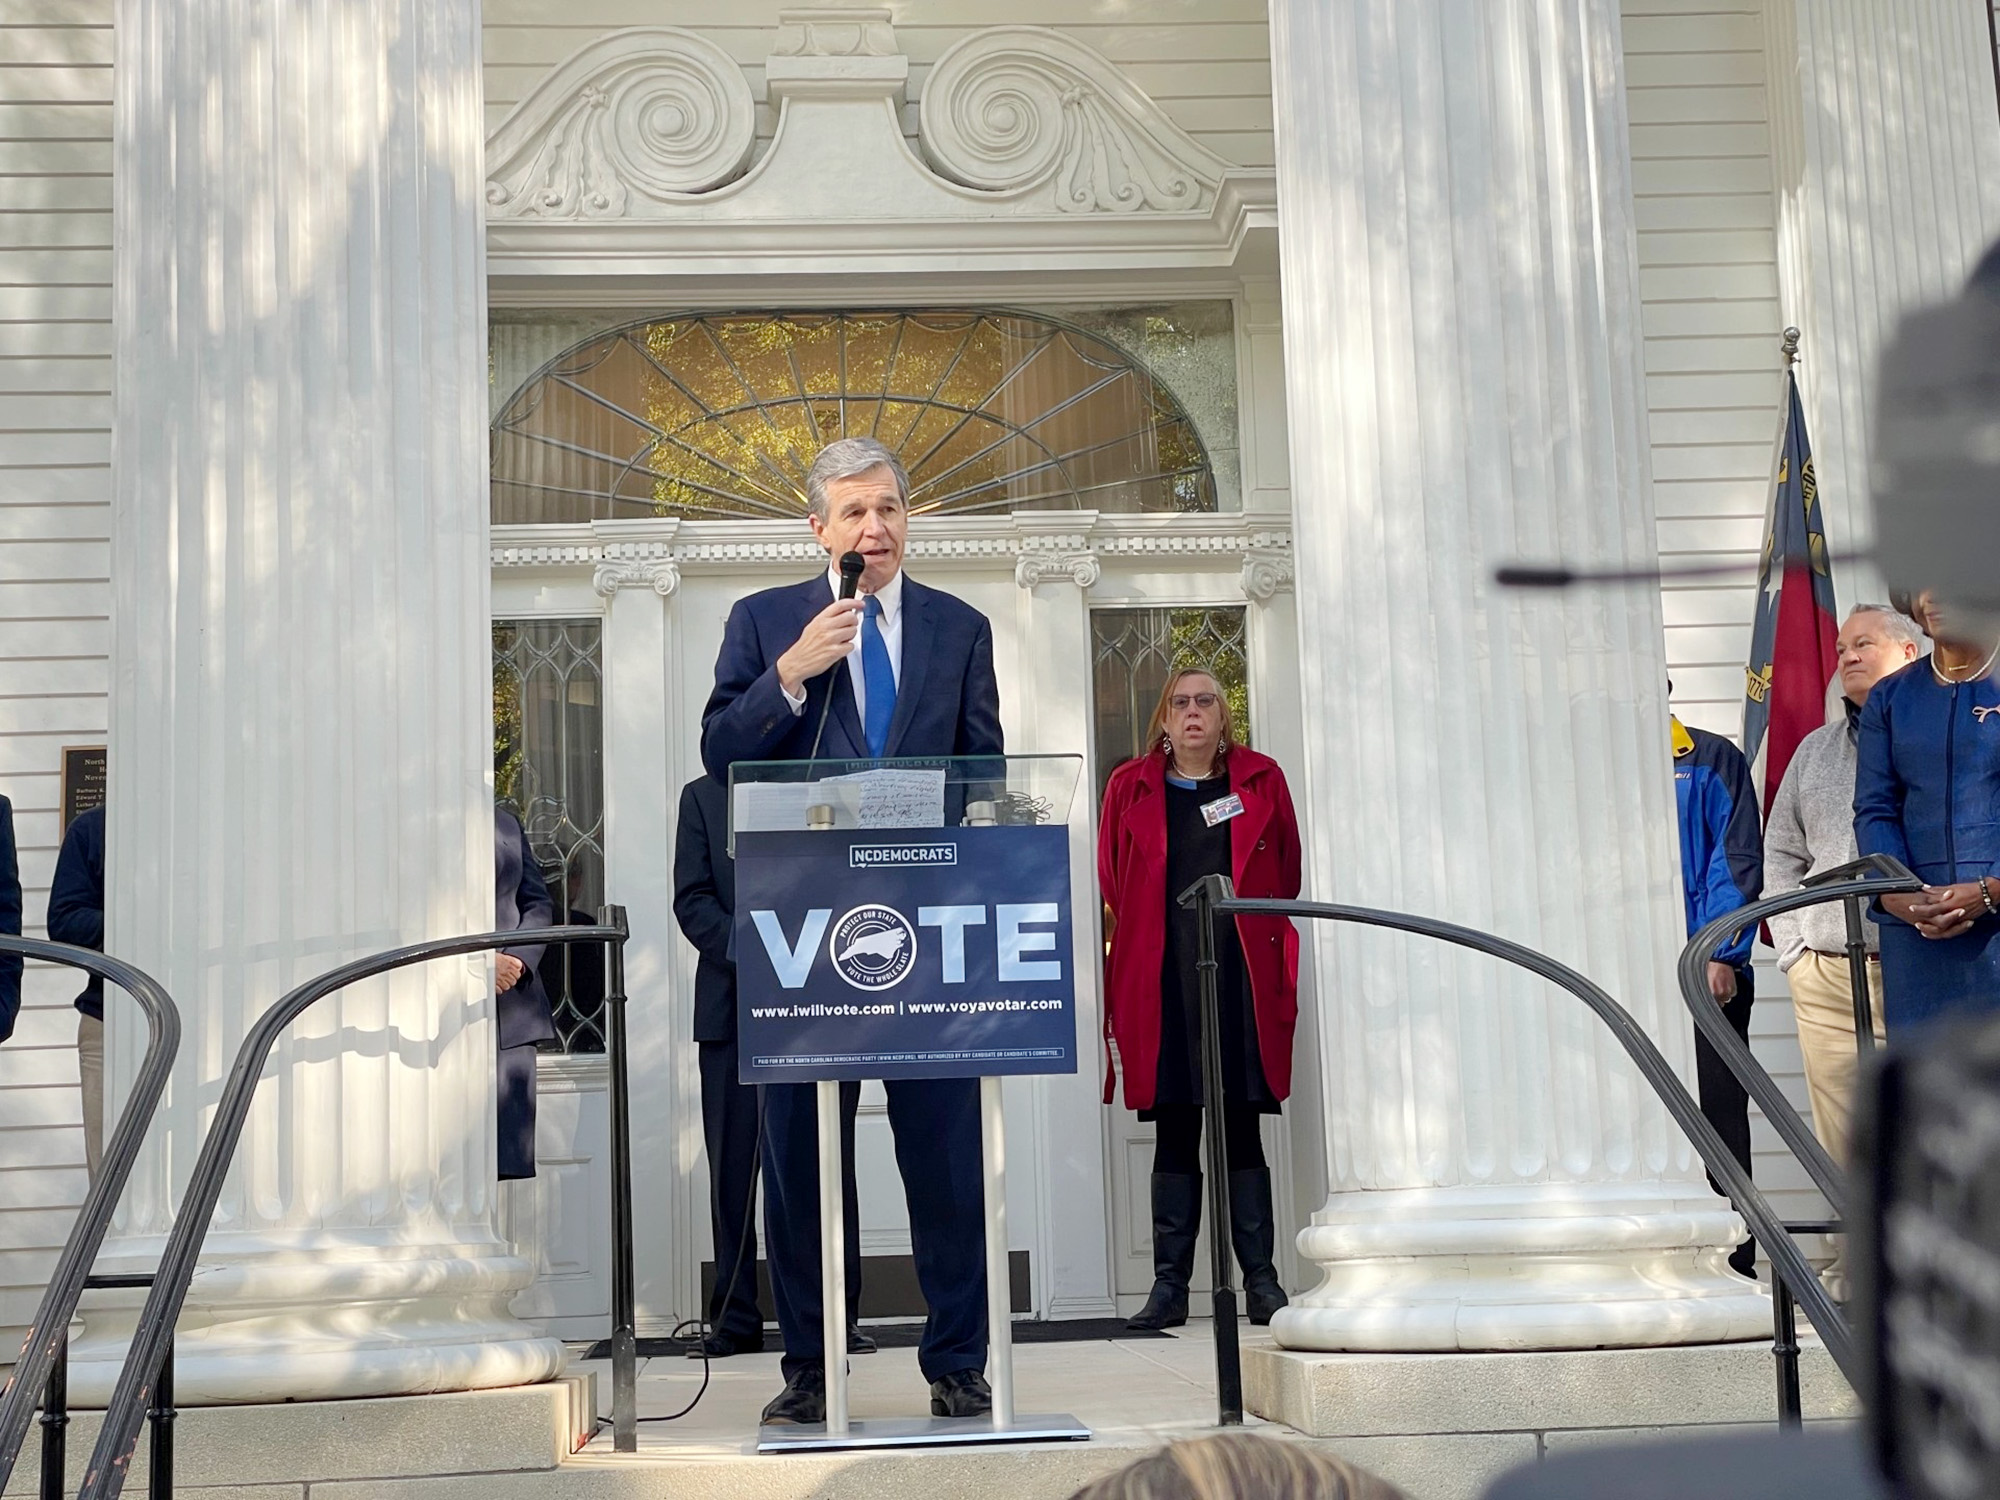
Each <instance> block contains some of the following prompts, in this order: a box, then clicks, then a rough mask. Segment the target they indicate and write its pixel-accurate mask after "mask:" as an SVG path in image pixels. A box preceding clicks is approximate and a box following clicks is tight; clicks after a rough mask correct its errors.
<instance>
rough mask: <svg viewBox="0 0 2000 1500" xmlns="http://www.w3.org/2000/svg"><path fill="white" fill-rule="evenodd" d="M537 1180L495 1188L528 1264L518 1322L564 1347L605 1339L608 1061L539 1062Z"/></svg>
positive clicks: (510, 1234)
mask: <svg viewBox="0 0 2000 1500" xmlns="http://www.w3.org/2000/svg"><path fill="white" fill-rule="evenodd" d="M540 1063H541V1066H540V1069H539V1076H538V1077H537V1079H536V1088H537V1092H538V1095H539V1098H538V1101H537V1109H536V1113H535V1158H536V1160H535V1175H534V1176H533V1177H532V1178H527V1179H524V1180H522V1181H519V1182H507V1183H502V1184H501V1191H500V1227H501V1233H502V1234H504V1235H505V1236H506V1237H507V1238H508V1239H509V1240H510V1241H512V1243H513V1244H514V1245H515V1246H516V1247H517V1249H518V1251H519V1253H520V1254H522V1255H525V1256H528V1257H529V1258H530V1259H531V1260H532V1261H533V1263H534V1267H535V1280H534V1284H533V1285H532V1286H529V1287H528V1288H526V1289H525V1290H524V1291H522V1292H521V1294H520V1295H519V1296H517V1297H516V1298H515V1299H514V1313H515V1315H516V1316H517V1317H520V1318H523V1319H525V1320H527V1321H528V1322H531V1323H533V1324H535V1325H536V1326H537V1327H539V1328H541V1329H543V1330H544V1331H545V1332H548V1333H551V1334H554V1335H555V1336H556V1337H558V1338H563V1339H591V1340H596V1339H600V1338H606V1337H609V1335H610V1332H611V1165H610V1164H611V1107H610V1092H609V1086H608V1075H607V1073H606V1070H605V1062H604V1058H603V1057H602V1056H601V1055H599V1056H577V1057H565V1056H562V1055H560V1054H556V1053H547V1054H544V1055H543V1056H542V1058H541V1059H540Z"/></svg>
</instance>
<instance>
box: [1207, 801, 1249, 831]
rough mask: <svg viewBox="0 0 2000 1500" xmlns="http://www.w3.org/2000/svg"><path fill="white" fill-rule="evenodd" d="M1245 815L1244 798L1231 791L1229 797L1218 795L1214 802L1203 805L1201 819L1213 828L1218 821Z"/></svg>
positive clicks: (1225, 821) (1221, 821)
mask: <svg viewBox="0 0 2000 1500" xmlns="http://www.w3.org/2000/svg"><path fill="white" fill-rule="evenodd" d="M1241 816H1243V799H1242V798H1241V797H1239V796H1237V795H1236V794H1235V793H1234V792H1231V793H1230V794H1229V795H1228V796H1227V797H1217V798H1216V799H1215V800H1214V801H1213V802H1204V803H1203V804H1202V805H1201V820H1202V821H1203V822H1204V823H1206V824H1208V826H1209V827H1210V828H1213V827H1214V826H1215V825H1216V824H1217V823H1227V822H1228V821H1229V820H1230V819H1231V818H1240V817H1241Z"/></svg>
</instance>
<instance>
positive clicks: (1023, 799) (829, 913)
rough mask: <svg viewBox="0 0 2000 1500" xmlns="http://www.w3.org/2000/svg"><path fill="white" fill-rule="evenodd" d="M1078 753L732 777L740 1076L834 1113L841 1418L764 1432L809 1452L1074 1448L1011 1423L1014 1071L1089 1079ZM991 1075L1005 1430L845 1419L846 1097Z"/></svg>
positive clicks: (779, 765)
mask: <svg viewBox="0 0 2000 1500" xmlns="http://www.w3.org/2000/svg"><path fill="white" fill-rule="evenodd" d="M1082 772H1083V758H1082V757H1081V756H1076V755H1016V756H1006V755H985V756H958V757H913V758H905V759H896V760H872V761H844V760H843V761H832V760H819V761H744V762H738V763H737V764H736V765H734V766H732V767H731V768H730V774H729V845H730V853H731V855H732V857H733V858H734V860H735V866H736V917H735V921H736V927H735V934H734V941H735V952H736V959H737V964H736V968H737V1026H738V1031H737V1055H738V1058H739V1078H740V1080H741V1081H742V1082H744V1083H755V1084H783V1083H805V1082H811V1083H812V1084H813V1085H814V1086H815V1089H816V1096H817V1104H818V1119H819V1220H820V1307H821V1314H822V1318H823V1325H822V1337H823V1346H822V1347H823V1349H824V1350H825V1351H826V1354H827V1360H826V1386H827V1390H826V1422H825V1423H824V1424H823V1425H806V1426H774V1427H765V1428H763V1429H761V1431H760V1433H759V1437H758V1442H757V1450H758V1451H759V1452H760V1453H763V1452H799V1451H802V1450H822V1451H823V1450H828V1449H848V1448H864V1447H868V1448H872V1447H902V1446H930V1445H936V1444H956V1443H992V1442H1050V1441H1060V1440H1065V1439H1069V1440H1080V1439H1087V1438H1088V1437H1089V1436H1090V1433H1089V1431H1088V1429H1086V1428H1084V1427H1083V1426H1081V1425H1080V1424H1079V1423H1078V1422H1077V1421H1076V1419H1075V1418H1074V1417H1070V1416H1044V1415H1036V1416H1027V1417H1023V1416H1018V1415H1017V1414H1016V1412H1015V1410H1014V1373H1013V1340H1012V1330H1011V1326H1010V1323H1009V1318H1010V1316H1011V1306H1010V1299H1009V1296H1008V1288H1009V1278H1008V1274H1007V1192H1006V1178H1005V1161H1006V1149H1005V1142H1004V1138H1003V1119H1002V1110H1001V1078H1002V1077H1003V1076H1005V1075H1007V1074H1042V1073H1074V1072H1075V1071H1077V1067H1078V1054H1077V1037H1076V1030H1077V1028H1076V1004H1075V999H1076V975H1075V965H1076V962H1077V960H1076V953H1077V946H1076V943H1075V938H1074V927H1073V921H1072V919H1073V913H1074V905H1073V902H1072V900H1071V889H1070V852H1071V851H1070V842H1071V836H1070V827H1069V823H1070V816H1071V812H1072V809H1073V806H1074V802H1075V798H1076V789H1077V785H1078V783H1079V781H1080V780H1081V778H1082ZM974 1077H976V1078H978V1079H979V1098H980V1147H981V1150H980V1155H981V1161H982V1169H983V1176H984V1188H985V1191H984V1195H983V1197H984V1209H985V1213H984V1219H985V1223H984V1226H983V1228H984V1240H985V1249H986V1306H987V1334H988V1340H989V1345H988V1360H987V1374H988V1379H989V1382H990V1384H991V1385H992V1388H993V1411H992V1415H991V1417H990V1418H941V1417H928V1416H926V1417H911V1418H894V1419H872V1418H871V1419H869V1420H867V1421H854V1420H851V1419H850V1418H849V1415H848V1400H847V1368H846V1362H845V1360H844V1359H842V1358H840V1357H839V1356H838V1353H837V1351H840V1350H844V1349H845V1347H846V1338H847V1330H846V1306H847V1288H846V1280H847V1275H846V1262H845V1257H844V1256H843V1254H842V1252H841V1245H842V1243H843V1232H844V1224H843V1218H844V1214H845V1207H844V1204H843V1201H842V1194H841V1189H840V1184H841V1168H842V1163H841V1131H840V1085H841V1082H842V1081H844V1080H852V1079H861V1078H880V1079H885V1080H895V1079H902V1078H974Z"/></svg>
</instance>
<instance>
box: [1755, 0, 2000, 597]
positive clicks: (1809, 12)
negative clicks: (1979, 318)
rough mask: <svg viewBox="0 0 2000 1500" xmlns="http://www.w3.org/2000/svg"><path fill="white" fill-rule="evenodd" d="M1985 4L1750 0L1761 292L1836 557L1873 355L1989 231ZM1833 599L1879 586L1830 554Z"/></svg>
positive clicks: (1858, 489)
mask: <svg viewBox="0 0 2000 1500" xmlns="http://www.w3.org/2000/svg"><path fill="white" fill-rule="evenodd" d="M1989 24H1990V23H1989V21H1988V18H1987V15H1986V12H1985V7H1984V6H1983V5H1981V4H1979V3H1976V0H1975V3H1973V4H1970V5H1968V4H1965V3H1964V0H1767V3H1766V4H1765V6H1764V31H1765V37H1764V40H1765V64H1766V69H1767V77H1768V81H1769V89H1770V116H1771V155H1772V166H1773V170H1774V173H1775V177H1776V186H1777V204H1778V290H1779V296H1780V299H1781V305H1782V308H1783V315H1784V319H1785V322H1786V323H1788V324H1792V325H1795V326H1797V327H1798V328H1799V329H1800V330H1801V331H1802V332H1803V334H1804V340H1803V345H1802V351H1801V360H1800V364H1799V387H1800V393H1801V395H1802V397H1803V399H1804V401H1805V405H1806V423H1807V427H1808V429H1809V430H1810V432H1811V434H1812V446H1813V466H1814V469H1815V472H1816V474H1817V476H1818V479H1819V493H1820V499H1821V501H1822V503H1823V505H1824V507H1825V515H1826V529H1827V542H1828V545H1829V546H1830V547H1831V548H1832V549H1833V550H1834V552H1835V553H1836V554H1845V553H1850V552H1852V551H1855V550H1857V549H1859V548H1861V547H1865V546H1866V545H1867V544H1868V541H1869V538H1870V536H1871V535H1872V532H1873V527H1872V524H1871V521H1870V511H1869V492H1868V470H1869V439H1870V434H1871V429H1872V426H1873V408H1874V402H1875V366H1876V361H1877V359H1878V358H1879V357H1880V354H1881V350H1882V345H1883V343H1884V342H1885V341H1886V340H1887V339H1888V337H1889V336H1890V334H1892V333H1893V332H1894V331H1895V328H1896V324H1897V322H1898V320H1899V319H1900V318H1901V316H1902V314H1903V313H1904V312H1906V311H1908V310H1909V309H1911V308H1914V307H1920V306H1923V305H1925V304H1927V303H1932V302H1939V301H1942V300H1944V299H1945V298H1947V297H1954V296H1956V295H1958V293H1959V292H1960V291H1961V290H1963V289H1964V286H1965V277H1966V274H1967V272H1968V271H1970V270H1971V268H1972V265H1973V263H1974V262H1975V261H1977V259H1978V258H1979V255H1980V252H1981V251H1983V250H1984V249H1985V247H1986V246H1987V245H1989V244H1991V243H1992V242H1993V241H1994V239H1995V237H1996V236H2000V103H1996V101H1995V98H1994V56H1993V40H1992V35H1991V33H1990V31H1989V30H1988V27H1989ZM1833 577H1834V582H1835V584H1836V585H1837V586H1838V587H1839V589H1840V592H1841V594H1842V596H1843V600H1842V602H1843V603H1852V602H1853V601H1854V600H1856V599H1859V598H1876V599H1879V598H1880V597H1881V595H1880V589H1881V585H1880V584H1879V582H1877V581H1876V577H1877V575H1876V574H1875V573H1874V570H1873V569H1872V568H1871V567H1868V566H1867V565H1861V566H1858V567H1857V566H1854V565H1848V566H1845V567H1843V566H1841V565H1840V564H1838V563H1837V564H1836V565H1835V567H1834V572H1833Z"/></svg>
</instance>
